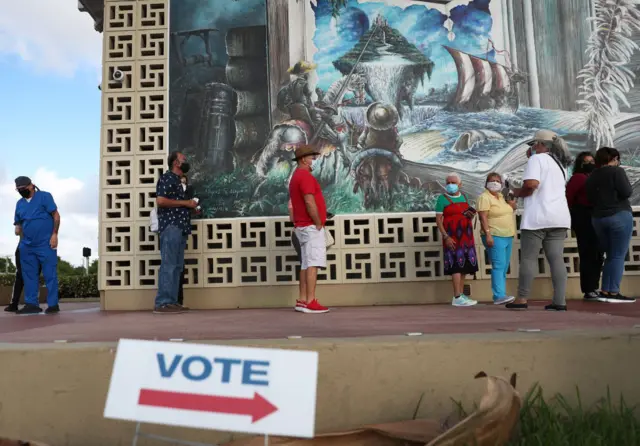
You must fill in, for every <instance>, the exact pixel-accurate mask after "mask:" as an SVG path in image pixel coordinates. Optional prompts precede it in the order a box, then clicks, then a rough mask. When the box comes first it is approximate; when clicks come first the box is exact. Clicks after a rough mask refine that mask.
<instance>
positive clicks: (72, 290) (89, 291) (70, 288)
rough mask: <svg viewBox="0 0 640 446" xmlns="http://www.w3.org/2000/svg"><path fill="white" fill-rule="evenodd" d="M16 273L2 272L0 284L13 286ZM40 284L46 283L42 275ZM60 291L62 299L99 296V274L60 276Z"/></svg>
mask: <svg viewBox="0 0 640 446" xmlns="http://www.w3.org/2000/svg"><path fill="white" fill-rule="evenodd" d="M14 282H15V275H14V274H0V286H9V287H11V286H13V283H14ZM40 285H44V280H43V278H42V276H41V277H40ZM58 293H59V295H60V299H78V298H83V297H98V296H99V295H100V294H99V292H98V276H97V275H96V274H92V275H89V276H58Z"/></svg>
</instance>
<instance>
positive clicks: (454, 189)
mask: <svg viewBox="0 0 640 446" xmlns="http://www.w3.org/2000/svg"><path fill="white" fill-rule="evenodd" d="M445 190H446V191H447V193H448V194H449V195H454V194H457V193H458V185H457V184H447V185H446V186H445Z"/></svg>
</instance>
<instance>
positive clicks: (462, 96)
mask: <svg viewBox="0 0 640 446" xmlns="http://www.w3.org/2000/svg"><path fill="white" fill-rule="evenodd" d="M445 48H446V49H447V51H449V54H451V57H453V60H454V62H455V64H456V68H457V69H458V89H457V90H456V96H455V99H454V102H455V103H456V104H466V103H467V102H469V99H471V95H472V94H473V92H474V90H475V88H476V75H475V70H474V68H473V63H472V62H471V58H470V57H469V55H468V54H467V53H463V52H461V51H458V50H455V49H453V48H450V47H448V46H445Z"/></svg>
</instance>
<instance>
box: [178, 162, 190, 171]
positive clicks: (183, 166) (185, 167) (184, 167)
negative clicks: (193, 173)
mask: <svg viewBox="0 0 640 446" xmlns="http://www.w3.org/2000/svg"><path fill="white" fill-rule="evenodd" d="M189 169H191V166H190V165H189V163H188V162H186V161H185V162H184V163H182V164H180V170H181V171H182V173H187V172H189Z"/></svg>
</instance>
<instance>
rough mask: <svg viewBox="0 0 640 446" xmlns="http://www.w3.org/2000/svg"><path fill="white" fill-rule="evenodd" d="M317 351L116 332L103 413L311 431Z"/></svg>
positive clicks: (197, 424) (226, 427)
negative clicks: (118, 336)
mask: <svg viewBox="0 0 640 446" xmlns="http://www.w3.org/2000/svg"><path fill="white" fill-rule="evenodd" d="M317 377H318V353H317V352H308V351H295V350H281V349H265V348H249V347H231V346H219V345H203V344H185V343H174V342H156V341H138V340H131V339H121V340H120V342H119V343H118V351H117V354H116V358H115V363H114V365H113V372H112V375H111V384H110V386H109V394H108V395H107V402H106V405H105V409H104V416H105V417H106V418H114V419H120V420H129V421H138V422H145V423H157V424H166V425H174V426H185V427H193V428H201V429H213V430H221V431H231V432H244V433H252V434H269V435H283V436H289V437H304V438H312V437H313V435H314V426H315V406H316V384H317Z"/></svg>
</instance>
